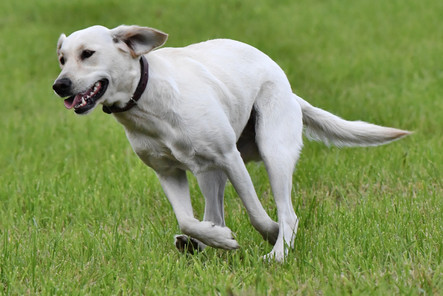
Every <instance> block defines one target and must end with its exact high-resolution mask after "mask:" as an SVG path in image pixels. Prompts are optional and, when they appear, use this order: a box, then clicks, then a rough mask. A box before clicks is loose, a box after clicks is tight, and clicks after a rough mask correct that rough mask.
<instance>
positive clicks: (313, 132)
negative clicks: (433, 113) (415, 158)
mask: <svg viewBox="0 0 443 296" xmlns="http://www.w3.org/2000/svg"><path fill="white" fill-rule="evenodd" d="M295 97H296V98H297V102H298V103H299V104H300V106H301V109H302V112H303V125H304V126H305V133H306V136H307V137H308V138H310V139H312V140H315V141H322V142H323V143H325V144H326V145H330V144H332V145H335V146H339V147H342V146H377V145H382V144H386V143H389V142H392V141H395V140H398V139H401V138H403V137H405V136H407V135H409V134H411V132H409V131H405V130H400V129H395V128H390V127H383V126H379V125H375V124H371V123H367V122H363V121H347V120H344V119H342V118H340V117H338V116H336V115H334V114H331V113H329V112H327V111H324V110H322V109H320V108H316V107H314V106H312V105H311V104H309V103H308V102H306V101H305V100H303V99H302V98H300V97H298V96H296V95H295Z"/></svg>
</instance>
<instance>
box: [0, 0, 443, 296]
mask: <svg viewBox="0 0 443 296" xmlns="http://www.w3.org/2000/svg"><path fill="white" fill-rule="evenodd" d="M442 3H443V2H442V1H437V0H435V1H432V0H430V1H414V0H406V1H400V0H393V1H383V0H375V1H363V0H362V1H350V0H345V1H339V0H331V1H307V0H302V1H278V2H277V1H270V0H269V1H265V0H246V1H240V0H224V1H203V0H200V1H192V0H191V1H177V0H174V1H173V0H162V1H159V0H152V1H142V0H138V1H137V0H128V1H116V0H104V1H86V0H73V1H56V0H42V1H30V0H23V1H2V2H1V4H0V61H1V66H0V93H1V94H2V99H1V102H2V104H1V109H0V128H1V137H0V294H4V295H23V294H32V295H34V294H42V295H84V294H89V295H99V294H101V295H114V294H119V295H128V294H147V295H162V294H175V295H187V294H192V295H202V294H206V295H214V294H221V295H232V294H235V295H293V294H297V293H300V294H308V295H312V294H321V295H342V294H370V295H392V294H401V295H438V294H441V293H443V280H442V278H443V265H442V257H443V250H442V242H443V189H442V187H443V186H442V164H443V157H442V155H443V153H442V147H443V136H442V135H443V116H442V110H443V103H442V102H443V101H442V97H441V96H442V93H443V83H442V81H443V72H442V61H443V60H442V53H443V39H442V36H443V26H442V22H441V16H442V15H443V4H442ZM122 23H125V24H139V25H147V26H152V27H156V28H159V29H161V30H163V31H165V32H167V33H169V34H170V38H169V41H168V46H182V45H186V44H189V43H193V42H198V41H201V40H206V39H210V38H215V37H227V38H233V39H238V40H242V41H245V42H247V43H250V44H252V45H254V46H257V47H258V48H260V49H261V50H263V51H264V52H266V53H267V54H269V55H270V56H271V57H272V58H273V59H275V60H276V61H277V62H278V63H279V64H280V65H281V66H282V68H283V69H285V71H286V73H287V74H288V76H289V79H290V81H291V83H292V85H293V88H294V90H295V91H296V92H297V93H298V94H299V95H300V96H302V97H304V98H305V99H307V100H308V101H310V102H311V103H312V104H314V105H316V106H319V107H321V108H324V109H327V110H330V111H331V112H333V113H335V114H338V115H340V116H342V117H345V118H347V119H362V120H367V121H371V122H375V123H378V124H382V125H390V126H396V127H401V128H404V129H410V130H414V131H416V133H415V134H414V135H413V136H411V137H409V138H407V139H404V140H401V141H399V142H396V143H393V144H391V145H388V146H383V147H377V148H356V149H336V148H327V147H325V146H324V145H322V144H319V143H312V142H307V141H306V143H305V148H304V150H303V153H302V158H301V160H300V162H299V164H298V166H297V172H296V173H295V174H294V187H293V203H294V206H295V208H296V212H297V214H298V215H299V217H300V218H301V222H300V227H299V232H298V235H297V239H296V246H295V250H294V251H293V252H291V253H290V255H289V258H288V260H287V262H286V263H284V264H277V263H265V262H262V261H260V259H259V257H260V256H261V255H263V254H266V253H267V252H269V251H270V250H271V246H269V245H268V244H266V243H265V242H263V240H262V239H261V237H260V235H259V234H258V233H257V232H255V231H254V230H253V228H252V226H251V225H250V224H249V222H248V218H247V215H246V212H245V210H244V208H243V206H242V205H241V203H240V201H239V198H238V197H237V196H236V193H235V191H234V190H233V189H232V187H231V186H228V188H227V192H226V202H225V205H226V215H227V224H228V225H229V226H230V228H231V229H232V230H233V231H234V232H235V233H236V236H237V240H238V241H239V243H240V244H241V249H239V250H237V251H231V252H227V251H222V250H215V249H207V250H205V252H203V253H202V254H199V255H197V256H193V257H192V256H184V255H182V254H179V253H178V252H177V251H176V250H175V248H174V246H173V236H174V234H177V233H178V232H179V230H178V226H177V222H176V220H175V217H174V214H173V212H172V209H171V206H170V205H169V203H168V202H167V200H166V198H165V197H164V195H163V193H162V191H161V188H160V186H159V184H158V182H157V180H156V178H155V175H154V173H153V171H152V170H150V169H149V168H147V167H145V166H144V165H143V164H142V163H141V161H139V160H138V159H137V157H136V156H135V155H134V153H133V152H132V150H131V147H130V146H129V143H128V142H127V140H126V137H125V135H124V132H123V129H122V127H121V126H119V124H118V123H117V122H116V121H115V120H114V119H113V118H112V117H111V116H108V115H106V114H104V113H102V112H100V111H99V109H98V110H97V111H96V112H94V113H93V114H91V115H90V116H87V117H78V116H75V115H74V114H73V113H72V112H68V111H67V110H66V109H65V108H64V107H63V104H62V102H61V100H60V99H58V98H57V97H56V96H55V95H54V94H53V92H52V90H51V85H52V82H53V80H54V79H55V77H56V76H57V75H58V71H59V69H58V66H57V61H56V56H55V45H56V41H57V38H58V36H59V34H60V33H62V32H65V33H71V32H72V31H74V30H77V29H80V28H83V27H86V26H90V25H93V24H103V25H106V26H108V27H114V26H117V25H119V24H122ZM248 169H249V170H250V172H251V175H252V178H253V181H254V183H255V185H256V189H257V192H258V194H259V196H261V199H262V202H263V204H264V205H265V208H266V209H267V210H268V211H269V212H270V214H271V215H272V216H273V217H276V213H275V206H274V203H273V200H272V196H271V194H270V188H269V183H268V181H267V178H266V174H265V171H264V169H263V167H262V166H260V165H258V164H251V165H249V167H248ZM191 193H192V195H193V204H194V208H195V211H196V215H197V216H198V217H200V218H201V216H202V212H203V207H204V204H203V199H202V197H201V194H200V192H199V189H198V187H197V185H196V182H195V179H193V178H191Z"/></svg>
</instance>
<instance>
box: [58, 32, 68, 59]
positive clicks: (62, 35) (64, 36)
mask: <svg viewBox="0 0 443 296" xmlns="http://www.w3.org/2000/svg"><path fill="white" fill-rule="evenodd" d="M65 39H66V35H65V34H61V35H60V37H59V38H58V41H57V55H59V53H60V48H62V44H63V41H65Z"/></svg>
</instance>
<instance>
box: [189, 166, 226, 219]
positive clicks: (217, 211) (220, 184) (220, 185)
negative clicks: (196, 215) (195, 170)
mask: <svg viewBox="0 0 443 296" xmlns="http://www.w3.org/2000/svg"><path fill="white" fill-rule="evenodd" d="M196 177H197V181H198V185H199V186H200V190H201V192H202V193H203V196H204V197H205V202H206V203H205V215H204V217H203V220H204V221H210V222H213V223H215V225H218V226H225V214H224V205H223V199H224V192H225V186H226V180H227V177H226V175H225V173H224V172H223V171H221V170H212V171H207V172H202V173H199V174H197V175H196Z"/></svg>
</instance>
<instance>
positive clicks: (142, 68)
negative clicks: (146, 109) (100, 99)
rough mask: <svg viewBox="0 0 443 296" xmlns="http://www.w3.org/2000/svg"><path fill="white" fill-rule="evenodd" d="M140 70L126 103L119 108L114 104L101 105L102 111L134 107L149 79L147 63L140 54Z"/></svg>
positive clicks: (118, 110) (111, 111)
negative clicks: (138, 79)
mask: <svg viewBox="0 0 443 296" xmlns="http://www.w3.org/2000/svg"><path fill="white" fill-rule="evenodd" d="M140 71H141V75H140V81H139V82H138V85H137V88H136V89H135V92H134V94H133V95H132V97H131V99H130V100H129V102H128V103H127V104H126V106H124V107H123V108H120V107H117V106H115V105H112V106H105V105H103V112H105V113H107V114H111V113H120V112H125V111H128V110H129V109H131V108H132V107H134V106H135V105H137V101H138V100H139V99H140V97H141V96H142V94H143V92H144V91H145V88H146V85H147V84H148V79H149V64H148V61H147V60H146V58H145V57H144V56H141V58H140Z"/></svg>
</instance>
